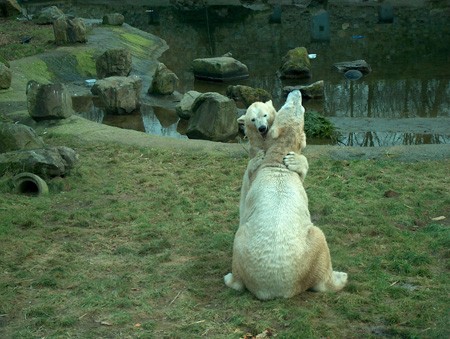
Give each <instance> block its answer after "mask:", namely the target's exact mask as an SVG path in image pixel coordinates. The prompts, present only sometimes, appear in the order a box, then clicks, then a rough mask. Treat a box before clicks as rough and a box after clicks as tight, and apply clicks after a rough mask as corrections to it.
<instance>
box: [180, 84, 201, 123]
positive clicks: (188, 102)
mask: <svg viewBox="0 0 450 339" xmlns="http://www.w3.org/2000/svg"><path fill="white" fill-rule="evenodd" d="M200 95H201V93H200V92H197V91H188V92H186V93H185V94H184V95H183V98H182V99H181V101H180V102H179V103H178V104H177V105H176V106H175V112H176V113H177V115H178V116H179V117H180V118H181V119H184V120H189V119H190V118H191V116H192V105H193V104H194V101H195V99H197V98H198V97H199V96H200Z"/></svg>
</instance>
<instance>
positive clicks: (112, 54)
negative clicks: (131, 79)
mask: <svg viewBox="0 0 450 339" xmlns="http://www.w3.org/2000/svg"><path fill="white" fill-rule="evenodd" d="M131 62H132V57H131V52H130V51H129V50H126V49H125V48H114V49H109V50H107V51H106V52H105V53H103V54H102V55H101V56H99V57H98V58H97V60H96V62H95V68H96V70H97V77H98V78H99V79H103V78H106V77H112V76H125V77H126V76H128V75H130V72H131Z"/></svg>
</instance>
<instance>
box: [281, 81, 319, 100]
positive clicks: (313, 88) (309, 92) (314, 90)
mask: <svg viewBox="0 0 450 339" xmlns="http://www.w3.org/2000/svg"><path fill="white" fill-rule="evenodd" d="M323 85H324V83H323V80H319V81H316V82H314V83H312V84H310V85H306V86H302V85H298V86H285V87H283V94H284V95H286V96H287V95H288V94H289V93H290V92H292V91H294V90H296V89H298V90H299V91H300V92H301V93H302V97H303V98H308V99H317V98H323V96H324V86H323Z"/></svg>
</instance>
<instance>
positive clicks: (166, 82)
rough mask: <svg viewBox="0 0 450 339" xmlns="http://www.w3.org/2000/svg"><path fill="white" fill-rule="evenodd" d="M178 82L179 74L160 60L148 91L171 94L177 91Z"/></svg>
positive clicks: (150, 92)
mask: <svg viewBox="0 0 450 339" xmlns="http://www.w3.org/2000/svg"><path fill="white" fill-rule="evenodd" d="M178 83H179V79H178V77H177V75H176V74H175V73H174V72H172V71H171V70H170V69H168V68H167V67H166V65H164V64H163V63H161V62H160V63H159V64H158V66H157V67H156V71H155V74H154V75H153V80H152V84H151V86H150V87H149V89H148V93H149V94H162V95H169V94H172V93H173V92H175V89H176V88H177V86H178Z"/></svg>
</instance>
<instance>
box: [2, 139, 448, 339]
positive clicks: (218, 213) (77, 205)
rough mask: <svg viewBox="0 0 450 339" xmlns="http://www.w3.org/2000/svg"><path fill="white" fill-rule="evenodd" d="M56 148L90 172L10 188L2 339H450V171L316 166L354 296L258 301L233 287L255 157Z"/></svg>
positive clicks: (443, 166)
mask: <svg viewBox="0 0 450 339" xmlns="http://www.w3.org/2000/svg"><path fill="white" fill-rule="evenodd" d="M46 141H47V143H49V144H54V145H62V144H64V145H66V146H70V147H72V148H74V149H76V151H77V152H78V153H79V156H80V161H79V164H78V166H77V167H76V168H75V169H74V170H73V171H72V173H71V174H70V175H69V176H67V177H65V178H55V179H53V180H50V181H49V182H48V184H49V187H50V190H51V193H50V194H49V195H48V196H43V197H38V198H37V197H30V196H21V195H14V194H12V193H10V192H9V184H8V180H9V179H10V176H8V175H6V176H4V177H2V178H0V192H1V193H0V214H1V223H0V272H1V275H0V337H2V338H35V337H46V338H68V337H75V338H193V337H201V336H205V337H210V338H239V337H243V336H244V335H245V334H247V333H251V334H253V335H256V334H258V333H261V332H263V331H264V330H265V329H267V328H270V329H271V331H272V332H273V333H274V334H276V335H277V337H279V338H324V337H327V338H362V337H364V338H370V337H379V336H392V337H398V338H446V337H448V336H449V334H450V332H449V327H448V315H449V313H448V311H449V303H448V301H449V300H448V295H449V289H448V281H449V279H448V278H449V276H448V268H449V266H448V258H449V251H448V249H449V248H450V237H449V232H448V216H449V207H450V197H449V192H448V187H449V186H450V185H449V179H448V173H447V171H448V168H449V161H441V162H417V163H408V164H405V163H401V162H396V161H394V160H392V161H391V160H384V161H371V160H360V161H334V160H331V159H327V158H323V157H320V156H316V157H310V158H309V161H310V172H309V174H308V177H307V178H306V181H305V186H306V189H307V193H308V196H309V199H310V211H311V215H312V217H313V221H314V222H315V224H316V225H318V226H319V227H321V228H322V230H323V231H324V232H325V234H326V235H327V239H328V242H329V246H330V250H331V254H332V259H333V264H334V267H335V268H336V269H337V270H343V271H346V272H348V273H349V285H348V286H347V287H346V288H345V289H344V290H343V291H342V292H339V293H336V294H333V293H323V294H320V293H312V292H306V293H303V294H301V295H299V296H297V297H294V298H291V299H287V300H273V301H269V302H260V301H258V300H256V299H255V298H254V297H253V296H252V295H251V294H250V293H248V292H245V293H237V292H235V291H233V290H230V289H228V288H226V287H225V286H224V284H223V281H222V276H223V275H224V274H226V273H228V272H229V270H230V267H231V251H232V243H233V237H234V233H235V231H236V228H237V224H238V219H239V211H238V203H239V194H240V192H239V190H240V184H241V180H242V174H243V172H244V170H245V166H246V163H247V159H246V157H245V156H239V155H234V156H230V155H227V154H224V153H218V154H211V153H208V154H206V153H205V154H203V153H201V152H198V151H195V152H194V151H193V152H186V151H183V152H181V151H180V152H173V151H169V150H164V149H152V148H151V147H148V148H135V147H130V146H121V145H118V144H113V143H90V144H83V143H81V142H80V141H78V140H76V139H74V138H69V137H61V136H58V135H55V134H52V132H49V133H48V134H47V135H46ZM386 192H390V193H389V194H387V193H386ZM385 195H387V196H389V197H387V196H385ZM441 215H442V216H446V217H447V219H444V220H432V219H433V218H435V217H438V216H441Z"/></svg>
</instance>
